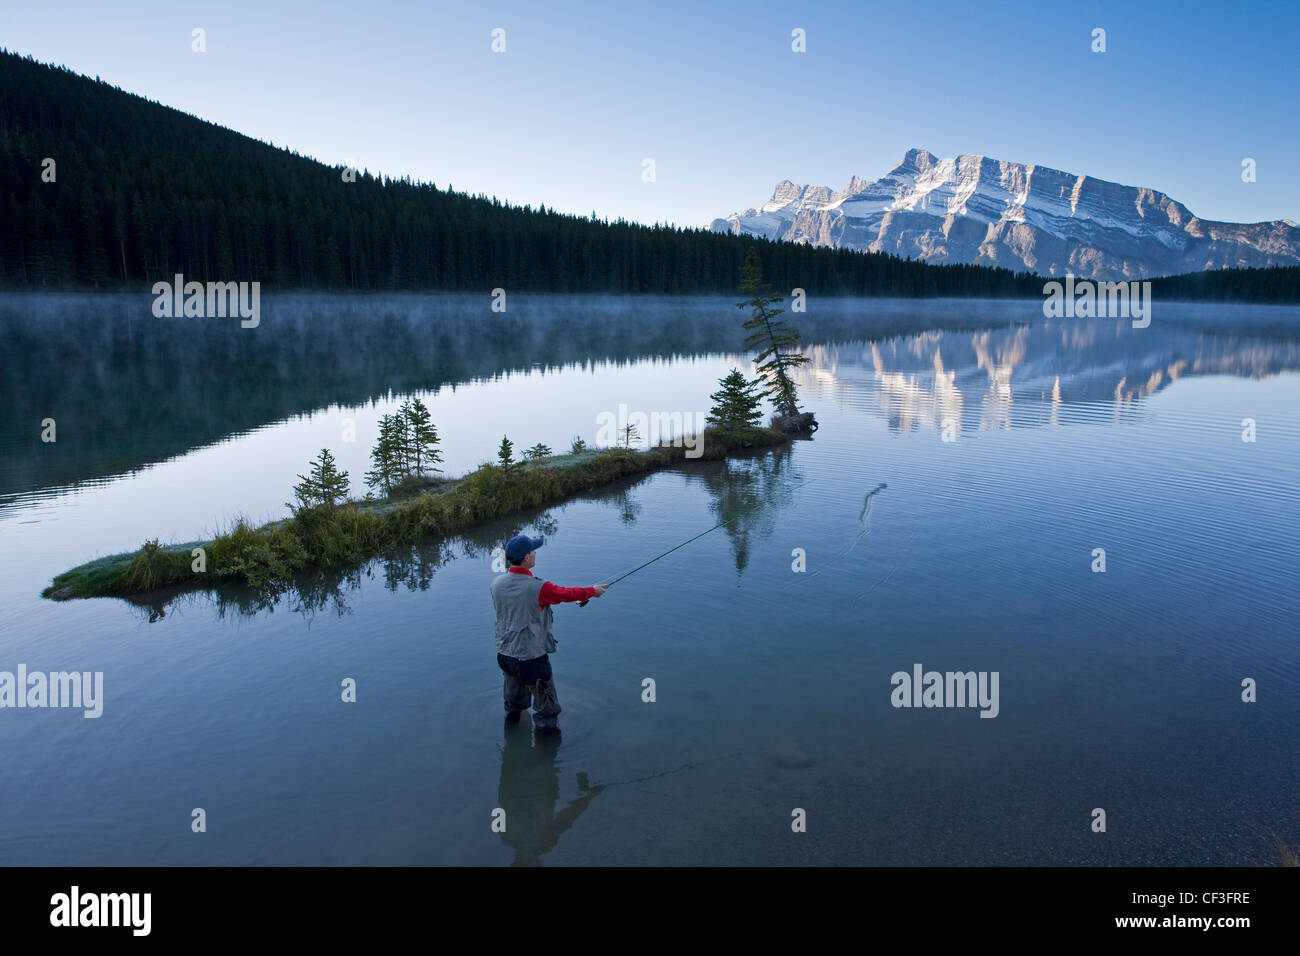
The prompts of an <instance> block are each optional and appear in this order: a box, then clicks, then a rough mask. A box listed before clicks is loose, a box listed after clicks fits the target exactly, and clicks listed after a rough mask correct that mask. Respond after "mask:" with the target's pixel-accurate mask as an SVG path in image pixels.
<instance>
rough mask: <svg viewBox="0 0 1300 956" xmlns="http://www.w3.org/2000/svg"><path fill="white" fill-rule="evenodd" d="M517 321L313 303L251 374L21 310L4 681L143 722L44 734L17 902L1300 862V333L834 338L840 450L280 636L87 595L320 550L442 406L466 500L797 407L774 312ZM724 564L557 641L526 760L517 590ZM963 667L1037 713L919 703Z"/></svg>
mask: <svg viewBox="0 0 1300 956" xmlns="http://www.w3.org/2000/svg"><path fill="white" fill-rule="evenodd" d="M488 301H489V300H488V299H487V297H486V296H484V297H475V298H473V299H470V298H461V297H384V298H356V299H352V298H349V299H342V298H313V297H299V298H286V299H282V300H278V301H272V302H269V303H267V302H264V314H263V318H262V325H261V326H260V327H259V328H258V329H255V330H241V329H240V328H239V325H238V321H237V320H235V321H231V322H225V323H223V321H222V320H159V319H153V318H152V317H151V316H150V315H149V300H148V299H147V298H143V297H142V298H136V297H100V298H96V297H88V296H47V297H39V296H18V297H8V298H5V299H3V300H0V343H2V344H3V346H4V359H3V363H2V365H3V372H2V377H0V398H3V401H4V409H5V415H4V416H3V420H4V421H3V430H0V453H2V454H3V460H2V461H0V534H2V535H3V542H4V546H3V549H0V562H2V563H0V595H2V596H3V603H0V671H3V670H7V671H16V670H17V667H18V665H20V664H23V665H26V667H27V669H28V670H29V671H37V670H39V671H47V672H48V671H60V670H78V671H102V672H103V674H104V702H103V715H102V717H100V718H99V719H85V718H83V716H82V713H81V711H79V710H56V709H43V710H42V709H20V710H19V709H4V710H0V752H3V754H4V772H3V773H0V864H380V863H396V864H487V865H507V864H512V863H518V864H534V863H539V862H540V863H542V864H544V865H562V864H675V863H699V864H779V863H790V864H811V863H854V864H1009V863H1021V864H1106V865H1113V864H1138V865H1142V864H1227V865H1236V864H1274V863H1277V862H1279V861H1280V859H1281V855H1280V853H1279V851H1278V848H1277V846H1276V844H1275V835H1276V837H1277V838H1278V839H1281V840H1283V841H1284V842H1286V843H1288V844H1289V845H1291V846H1295V845H1297V844H1300V748H1298V747H1297V745H1296V741H1297V739H1298V737H1300V705H1298V703H1297V702H1300V641H1298V640H1297V621H1298V620H1300V571H1298V570H1297V568H1298V561H1297V559H1298V558H1300V535H1298V534H1297V531H1300V518H1298V515H1300V511H1298V508H1297V506H1298V505H1300V494H1298V493H1297V490H1296V479H1297V475H1300V422H1298V421H1297V417H1298V416H1297V410H1298V409H1300V316H1298V315H1297V312H1296V310H1293V309H1280V308H1249V309H1247V308H1236V307H1227V306H1184V305H1175V304H1167V305H1163V306H1162V305H1161V304H1160V303H1157V305H1156V309H1155V311H1154V315H1153V320H1152V324H1151V326H1150V327H1149V328H1146V329H1133V328H1132V327H1131V324H1130V323H1129V322H1127V321H1116V320H1082V319H1069V320H1051V321H1049V320H1045V319H1044V318H1043V317H1042V314H1041V310H1040V309H1039V308H1038V306H1037V304H1036V303H990V302H982V303H969V302H882V301H858V302H845V301H841V302H835V303H816V302H814V303H812V304H811V305H810V308H809V312H808V314H806V315H801V316H795V318H796V319H797V320H798V322H797V324H798V325H799V326H800V327H801V329H802V330H803V332H804V339H805V341H806V342H808V343H809V345H808V348H807V350H806V351H807V354H808V355H809V356H810V358H811V362H810V363H809V365H807V366H806V367H805V368H804V369H802V370H801V374H800V378H799V381H800V387H801V390H802V397H803V401H804V404H805V405H806V406H807V407H808V408H809V409H811V410H813V411H814V412H815V413H816V415H817V417H818V419H819V421H820V422H821V429H820V430H819V431H818V432H817V433H816V436H815V438H814V439H813V440H811V441H800V442H796V443H794V444H793V445H792V446H790V447H788V448H785V449H782V450H780V451H778V452H773V453H769V454H766V455H759V456H755V457H753V458H749V459H744V460H733V461H729V462H726V463H694V464H690V465H687V466H685V467H683V468H682V469H681V470H678V471H672V472H663V473H659V474H656V475H653V476H650V477H647V478H644V479H642V480H639V481H631V482H626V483H624V484H622V485H620V486H618V487H616V488H611V489H609V490H608V491H606V492H603V493H601V494H599V495H596V496H592V497H589V498H584V499H579V500H575V501H572V502H569V503H567V504H564V505H561V506H558V507H555V508H551V509H549V510H547V511H545V512H543V513H536V514H527V515H521V516H516V517H514V518H512V519H510V520H505V521H502V522H499V523H497V524H495V525H493V526H490V527H485V528H482V529H479V530H477V531H476V532H475V533H473V534H472V535H470V536H469V537H468V538H465V539H456V540H451V541H429V542H426V543H424V544H423V545H421V546H419V547H415V548H411V549H406V550H404V551H403V552H402V553H399V554H393V555H389V556H386V557H385V558H383V559H381V560H377V561H375V562H372V563H371V564H369V565H367V566H366V567H364V568H361V569H357V570H354V571H349V572H348V573H345V574H334V575H326V576H324V577H320V576H310V577H307V578H304V580H303V581H301V582H300V583H299V586H298V587H297V588H295V589H293V590H291V591H290V593H288V594H287V595H281V596H278V597H274V596H268V595H266V594H258V593H255V592H253V591H252V590H251V589H247V588H234V587H230V588H222V589H220V590H217V591H212V592H200V593H190V594H183V595H179V596H177V595H170V596H151V597H150V598H148V599H145V600H141V601H137V602H130V603H129V602H126V601H121V600H93V601H74V602H67V603H55V602H51V601H46V600H42V599H41V598H40V596H39V594H40V591H41V589H42V588H43V587H45V586H46V585H47V584H48V583H49V581H50V579H51V578H52V577H53V576H54V575H55V574H57V573H59V572H60V571H63V570H66V569H67V568H69V567H71V566H73V565H76V564H79V563H81V562H83V561H85V560H89V559H90V558H93V557H96V556H99V555H104V554H112V553H116V552H119V551H123V550H129V549H132V548H135V547H138V546H139V544H140V543H141V542H142V541H143V540H144V539H145V538H148V537H155V536H158V537H161V538H162V539H163V540H164V541H167V540H172V541H188V540H193V539H196V538H201V537H202V536H204V535H205V534H208V533H210V532H211V531H213V530H214V529H219V528H222V527H225V526H228V525H229V524H230V523H231V521H232V520H233V519H234V517H235V516H236V515H239V514H243V515H246V516H248V517H249V518H250V519H252V520H254V521H262V520H268V519H271V518H277V517H282V516H283V515H284V514H285V513H286V510H285V507H284V502H285V501H286V500H288V498H289V497H290V487H291V485H292V484H293V482H294V480H295V477H294V476H295V475H296V474H297V473H299V472H303V471H304V470H305V468H306V463H307V461H308V459H309V458H310V457H312V455H314V454H315V452H316V451H317V450H319V449H320V448H321V447H322V446H329V447H330V448H331V449H332V450H333V451H334V452H335V454H336V456H337V457H338V459H339V462H340V465H341V467H344V468H347V469H349V470H350V472H351V474H352V476H353V481H354V490H355V491H357V492H359V491H361V490H363V489H362V488H361V487H360V486H361V481H360V477H361V474H362V473H363V472H364V471H365V470H366V468H367V456H368V452H369V448H370V446H371V444H372V442H373V439H374V437H375V434H376V422H377V420H378V418H379V416H380V415H381V414H384V413H385V412H387V411H390V410H392V409H393V408H394V407H395V406H396V405H398V404H400V403H401V402H402V401H403V400H404V399H405V398H406V397H408V396H410V395H413V394H418V395H420V396H421V397H422V398H423V399H424V401H425V402H426V403H427V404H428V406H429V408H430V409H431V411H432V414H433V420H434V422H435V423H436V424H437V426H438V427H439V430H440V433H441V435H442V440H443V445H442V447H443V450H444V454H445V462H444V467H445V469H446V470H447V472H448V473H451V474H456V473H461V472H464V471H466V470H468V469H471V468H473V467H474V466H475V465H477V464H478V463H479V462H482V461H485V460H488V459H489V458H491V457H492V456H493V455H494V453H495V449H496V446H497V444H498V443H499V442H500V439H501V436H502V434H508V435H509V436H510V438H511V439H512V440H514V442H515V444H516V446H517V447H524V446H527V445H531V444H533V443H535V442H539V441H540V442H545V443H547V444H549V445H551V446H552V447H553V448H555V449H556V450H562V449H566V448H567V447H568V445H569V442H570V441H571V439H572V438H573V437H574V436H575V435H580V436H582V437H584V438H585V439H586V440H587V441H588V442H593V441H595V439H596V437H597V417H596V416H597V415H598V414H599V413H600V412H602V411H608V412H617V410H618V408H619V406H620V404H625V405H626V406H627V407H628V409H629V410H631V411H644V412H647V413H648V412H654V411H659V412H682V413H691V414H693V413H694V412H696V411H703V410H705V409H706V408H707V407H708V404H709V402H708V395H709V393H710V392H712V391H713V390H715V389H716V382H717V379H718V378H719V377H720V376H722V375H724V374H725V373H726V372H727V371H728V370H729V369H730V368H732V367H735V366H739V367H740V368H742V369H744V370H745V371H747V372H749V371H750V370H751V366H750V365H749V363H748V362H747V360H746V359H744V358H743V357H741V356H739V355H738V354H737V353H738V350H739V346H740V342H739V337H738V334H737V329H736V326H737V325H738V323H739V320H740V318H741V316H740V314H739V312H738V310H736V308H735V306H734V305H733V304H732V300H729V299H717V300H713V299H701V300H655V299H637V300H595V299H589V300H582V299H574V300H560V299H545V298H532V299H523V298H519V299H514V300H511V313H510V314H509V315H508V316H500V315H492V314H491V313H489V312H488V309H487V303H488ZM516 303H517V304H516ZM46 418H53V419H54V420H55V422H56V426H57V441H56V442H54V443H52V444H50V443H43V442H41V441H40V432H41V428H42V425H41V423H42V420H44V419H46ZM1245 419H1250V420H1251V421H1252V422H1253V423H1254V439H1255V440H1254V441H1243V434H1244V433H1246V426H1245V425H1244V424H1243V421H1244V420H1245ZM349 429H355V441H353V442H348V441H346V440H345V436H346V435H347V434H348V430H349ZM1247 437H1249V435H1248V436H1247ZM945 439H951V440H945ZM882 486H883V487H882ZM723 521H729V522H730V523H729V524H727V526H726V527H725V528H724V529H722V530H719V531H715V532H713V533H711V534H709V535H706V536H705V537H702V538H700V539H699V540H698V541H695V542H694V543H692V544H690V545H689V546H687V547H685V548H683V549H681V550H679V551H676V552H674V553H673V554H671V555H670V556H668V557H666V558H664V559H663V560H661V561H658V562H656V563H654V564H652V565H650V566H649V567H647V568H645V569H644V570H642V571H640V572H638V573H637V574H635V575H633V576H632V577H629V578H628V579H626V580H625V581H622V582H620V583H619V584H618V585H616V586H615V587H614V588H612V589H611V590H610V592H609V593H608V594H607V595H606V596H605V597H604V598H602V599H600V600H598V601H593V602H591V603H590V604H589V605H588V606H587V607H585V608H578V607H577V606H575V605H568V606H564V607H561V608H557V610H556V633H557V636H558V639H559V644H560V650H559V652H558V653H557V654H555V655H554V656H553V659H552V660H553V664H554V666H555V673H556V684H557V687H558V690H559V696H560V701H561V703H562V705H563V708H564V711H563V714H562V715H561V718H560V724H561V726H562V727H563V731H564V732H563V736H562V739H561V740H560V741H559V742H558V743H548V742H546V741H544V740H543V741H539V742H534V741H533V740H532V736H531V732H530V724H529V721H528V718H524V720H523V722H522V723H521V724H520V725H519V726H518V727H516V728H513V729H505V728H503V723H502V710H501V701H500V695H501V681H500V675H499V672H498V670H497V667H496V662H495V653H494V647H493V641H492V624H493V616H492V606H491V602H490V600H489V597H488V583H489V581H490V580H491V578H492V574H493V572H492V569H491V563H492V559H491V553H490V552H491V550H492V548H493V547H496V546H498V545H500V544H501V543H502V542H503V541H504V540H505V539H506V538H507V537H509V536H510V535H511V534H512V533H514V532H517V531H519V530H525V531H529V532H530V533H540V534H544V535H545V536H546V538H547V543H546V545H545V547H544V548H542V549H541V551H540V552H539V553H538V566H537V573H538V574H539V575H540V576H543V577H546V578H548V579H550V580H554V581H555V582H556V583H559V584H564V585H579V584H589V583H592V582H594V581H596V580H598V579H602V578H607V577H609V576H612V575H614V574H615V573H617V572H618V571H620V570H622V569H625V568H627V567H629V566H632V565H635V564H638V563H640V562H642V561H645V560H648V559H649V558H652V557H654V556H655V555H657V554H659V553H661V552H663V551H666V550H668V549H669V548H672V547H673V546H675V545H677V544H680V543H681V542H683V541H685V540H686V539H687V538H690V537H691V536H692V535H695V534H698V533H699V532H701V531H704V530H705V529H708V528H710V527H712V526H713V525H715V524H718V523H719V522H723ZM797 549H802V553H803V554H804V555H805V556H806V570H804V571H802V572H796V571H794V570H792V566H793V565H794V564H795V563H796V554H797V553H798V551H797ZM1095 549H1104V552H1105V571H1104V572H1102V573H1098V572H1096V571H1094V570H1093V568H1094V566H1095V565H1096V562H1097V558H1096V557H1095ZM918 664H919V665H921V666H922V668H923V669H924V670H926V671H928V670H937V671H940V672H947V671H976V672H989V673H991V672H997V674H998V676H999V683H998V708H997V716H996V717H995V718H992V719H986V718H981V717H980V710H979V709H978V708H972V707H951V708H942V707H931V708H924V707H923V708H897V707H894V706H892V705H891V692H892V691H893V690H894V688H893V685H892V683H891V678H892V675H894V674H895V673H896V672H899V671H902V672H906V673H908V674H910V673H911V672H912V670H913V667H914V665H918ZM345 678H353V679H354V680H355V681H356V686H357V701H356V702H355V703H344V702H342V700H341V699H340V696H341V692H340V684H341V682H342V681H343V680H344V679H345ZM646 678H650V679H652V680H653V681H654V682H655V684H654V686H655V697H656V699H655V701H654V702H653V703H647V702H644V701H643V700H642V688H643V681H644V680H645V679H646ZM1247 678H1249V679H1251V680H1253V681H1254V682H1255V684H1256V687H1257V695H1258V701H1257V702H1254V703H1245V702H1243V701H1242V693H1243V687H1242V682H1243V680H1245V679H1247ZM194 808H203V810H204V811H205V812H206V818H207V832H206V833H193V832H191V812H192V811H193V810H194ZM496 808H502V809H504V810H505V811H506V821H507V825H506V832H505V833H498V832H494V831H493V829H492V826H491V824H492V819H493V811H494V810H495V809H496ZM796 808H798V809H802V810H803V811H805V813H806V817H807V832H804V833H795V832H792V829H791V821H792V812H793V811H794V810H795V809H796ZM1095 808H1102V809H1104V810H1105V813H1106V832H1105V833H1096V832H1093V831H1092V823H1093V811H1094V809H1095Z"/></svg>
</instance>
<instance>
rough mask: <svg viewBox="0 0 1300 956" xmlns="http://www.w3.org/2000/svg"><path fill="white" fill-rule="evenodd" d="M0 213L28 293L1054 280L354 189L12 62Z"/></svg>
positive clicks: (181, 117) (929, 292) (1002, 285)
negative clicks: (749, 280) (757, 279)
mask: <svg viewBox="0 0 1300 956" xmlns="http://www.w3.org/2000/svg"><path fill="white" fill-rule="evenodd" d="M46 159H52V160H54V163H55V166H54V167H53V173H54V181H53V182H46V181H43V178H42V176H43V172H44V171H45V169H46V168H47V167H46V166H45V165H43V164H44V161H45V160H46ZM46 175H48V173H47V174H46ZM0 209H3V212H4V222H5V227H4V229H3V230H0V282H3V283H4V284H6V285H8V286H10V287H22V288H70V287H75V288H95V289H112V288H121V287H132V288H139V287H141V286H143V285H145V284H148V283H152V282H154V281H156V280H159V279H170V278H171V277H172V276H173V275H175V274H176V273H181V274H183V275H184V276H185V278H186V279H187V280H198V281H201V282H206V281H232V280H247V281H254V280H256V281H260V282H263V283H266V284H267V285H268V286H269V287H271V288H274V289H279V290H288V289H320V290H348V291H377V290H387V291H396V290H411V291H452V290H455V291H487V290H490V289H493V288H496V287H501V288H505V289H507V290H510V291H533V292H616V293H668V294H682V293H705V292H724V291H725V292H730V291H732V290H734V289H735V287H736V282H737V277H738V275H739V272H740V266H741V263H742V262H743V260H744V256H745V252H746V250H747V249H748V248H749V247H751V246H757V247H758V248H759V251H760V255H761V257H762V261H763V269H764V274H765V276H766V279H767V281H769V282H770V283H771V284H772V285H773V287H774V288H777V289H785V290H789V289H793V288H796V287H799V288H803V289H806V290H807V291H808V293H809V294H843V295H897V296H934V295H951V296H1020V295H1026V296H1027V295H1041V280H1039V279H1037V278H1035V277H1033V276H1031V275H1029V274H1028V273H1021V274H1016V273H1013V272H1011V271H1009V270H1006V269H990V268H985V267H981V266H964V265H958V266H931V265H926V264H924V263H921V262H913V261H908V260H903V259H899V258H897V257H894V256H888V255H878V254H864V253H858V252H851V251H842V250H832V249H814V248H812V247H809V246H806V245H798V244H794V243H784V242H768V241H766V240H756V239H752V238H749V237H736V236H729V235H719V234H715V233H712V232H709V231H708V230H704V229H679V228H675V227H669V226H645V225H639V224H635V223H630V222H626V221H623V220H618V221H614V222H602V221H597V220H593V219H588V218H583V217H578V216H571V215H563V214H560V213H557V212H555V211H553V210H549V209H547V208H545V207H544V206H543V207H540V208H538V209H532V208H529V207H528V206H523V207H520V206H512V205H509V204H506V203H503V202H501V201H499V200H497V199H496V198H495V197H492V198H489V197H485V196H470V195H467V194H465V193H458V192H455V191H453V190H452V189H451V187H450V186H449V187H448V188H447V189H439V188H437V187H435V186H434V185H433V184H430V183H417V182H413V181H411V180H410V179H409V177H408V178H404V179H392V178H388V177H382V176H376V175H372V174H370V173H368V172H359V173H357V175H356V179H355V182H345V181H344V179H343V175H342V169H341V167H330V166H326V165H324V164H322V163H318V162H316V161H315V160H312V159H309V158H307V157H304V156H300V155H298V154H296V153H293V152H290V151H289V150H287V149H283V148H280V149H277V148H275V147H273V146H269V145H267V144H265V143H261V142H258V141H256V140H253V139H250V138H248V137H246V136H242V135H240V134H238V133H235V132H232V131H230V130H228V129H224V128H222V127H219V126H216V125H214V124H211V123H207V122H204V121H202V120H199V119H196V118H195V117H192V116H189V115H187V114H185V113H182V112H180V111H178V110H174V109H171V108H168V107H164V106H162V105H160V104H158V103H155V102H151V101H149V100H146V99H143V98H141V97H138V96H135V95H132V94H129V93H125V92H123V91H122V90H120V89H117V88H116V87H112V86H109V85H108V84H106V83H103V82H100V81H99V80H97V79H96V80H91V79H89V78H86V77H82V76H79V75H78V74H76V73H73V72H72V71H70V70H67V69H64V68H58V67H51V66H46V65H43V64H40V63H37V62H36V61H35V60H33V59H31V58H23V57H20V56H18V55H17V54H13V53H7V52H0Z"/></svg>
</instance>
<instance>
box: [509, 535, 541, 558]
mask: <svg viewBox="0 0 1300 956" xmlns="http://www.w3.org/2000/svg"><path fill="white" fill-rule="evenodd" d="M545 541H546V539H545V538H530V537H528V535H526V534H517V535H515V536H514V537H513V538H511V539H510V540H509V541H507V542H506V557H507V558H509V559H510V560H511V561H522V560H523V559H524V558H526V557H528V553H529V552H530V551H536V550H537V549H538V548H540V547H541V546H542V544H543V543H544V542H545Z"/></svg>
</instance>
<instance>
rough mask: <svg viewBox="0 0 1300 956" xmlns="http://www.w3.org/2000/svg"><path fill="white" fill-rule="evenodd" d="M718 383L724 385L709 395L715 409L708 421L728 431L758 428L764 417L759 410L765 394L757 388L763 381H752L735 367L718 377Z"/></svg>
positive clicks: (710, 413)
mask: <svg viewBox="0 0 1300 956" xmlns="http://www.w3.org/2000/svg"><path fill="white" fill-rule="evenodd" d="M718 384H719V385H721V386H722V387H721V388H720V389H718V391H716V392H714V393H713V394H712V395H710V396H709V398H710V399H711V400H712V401H713V409H712V411H710V412H709V417H708V419H706V420H707V421H708V423H709V424H710V425H713V426H716V427H717V428H721V429H724V430H728V431H733V430H736V429H742V428H757V427H758V423H759V421H760V420H761V419H762V417H763V413H762V412H761V411H760V410H759V405H761V404H762V402H763V396H762V395H761V394H758V393H757V392H756V391H755V390H756V389H759V388H761V387H762V384H763V383H762V382H759V381H754V382H751V381H749V380H748V379H746V378H745V376H744V374H743V373H742V372H741V371H740V369H738V368H733V369H732V370H731V372H730V374H728V375H726V376H725V377H723V378H720V379H718Z"/></svg>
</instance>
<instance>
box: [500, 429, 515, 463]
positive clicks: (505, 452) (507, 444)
mask: <svg viewBox="0 0 1300 956" xmlns="http://www.w3.org/2000/svg"><path fill="white" fill-rule="evenodd" d="M497 464H499V465H500V466H501V467H502V468H505V469H506V470H507V471H509V470H510V469H511V468H513V467H515V464H516V462H515V443H514V442H512V441H511V440H510V439H509V438H507V437H506V436H505V435H502V436H501V447H500V448H498V449H497Z"/></svg>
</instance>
